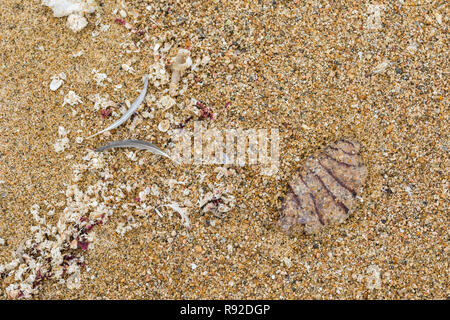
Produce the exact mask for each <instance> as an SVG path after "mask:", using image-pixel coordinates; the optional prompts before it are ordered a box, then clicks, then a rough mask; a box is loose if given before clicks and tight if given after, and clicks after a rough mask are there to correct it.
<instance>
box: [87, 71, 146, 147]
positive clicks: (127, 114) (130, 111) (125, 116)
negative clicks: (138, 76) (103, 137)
mask: <svg viewBox="0 0 450 320" xmlns="http://www.w3.org/2000/svg"><path fill="white" fill-rule="evenodd" d="M147 87H148V77H147V76H146V77H145V78H144V89H142V91H141V94H140V95H139V97H137V99H136V100H135V101H134V102H133V104H132V105H131V107H130V109H128V110H127V112H125V113H124V114H123V116H122V117H121V118H120V119H119V120H117V121H116V122H114V123H113V124H112V125H110V126H109V127H108V128H106V129H104V130H102V131H100V132H97V133H96V134H93V135H91V136H89V137H88V139H89V138H92V137H95V136H97V135H99V134H101V133H104V132H106V131H109V130H112V129H115V128H117V127H118V126H120V125H121V124H122V123H124V122H125V121H127V120H128V119H129V118H130V117H131V116H132V115H133V114H134V113H135V112H136V110H137V109H138V108H139V106H140V105H141V103H142V102H143V101H144V98H145V95H146V94H147Z"/></svg>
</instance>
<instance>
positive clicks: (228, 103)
mask: <svg viewBox="0 0 450 320" xmlns="http://www.w3.org/2000/svg"><path fill="white" fill-rule="evenodd" d="M229 106H231V101H228V102H227V103H225V108H226V109H228V107H229Z"/></svg>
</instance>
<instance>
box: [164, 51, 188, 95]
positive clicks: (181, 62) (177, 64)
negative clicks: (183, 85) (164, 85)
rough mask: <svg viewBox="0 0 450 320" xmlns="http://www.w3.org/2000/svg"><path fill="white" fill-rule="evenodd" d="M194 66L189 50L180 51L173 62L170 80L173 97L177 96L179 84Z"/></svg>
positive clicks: (170, 90)
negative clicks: (187, 70) (185, 72)
mask: <svg viewBox="0 0 450 320" xmlns="http://www.w3.org/2000/svg"><path fill="white" fill-rule="evenodd" d="M191 65H192V59H191V52H190V51H189V50H187V49H179V50H178V54H177V56H176V57H175V58H174V59H173V60H172V65H171V69H172V79H171V80H170V87H169V93H170V95H171V96H175V95H176V94H177V89H178V82H180V79H181V76H182V75H183V73H184V71H185V70H186V69H187V68H189V67H190V66H191Z"/></svg>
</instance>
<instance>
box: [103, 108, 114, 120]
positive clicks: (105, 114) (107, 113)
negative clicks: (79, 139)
mask: <svg viewBox="0 0 450 320" xmlns="http://www.w3.org/2000/svg"><path fill="white" fill-rule="evenodd" d="M111 113H112V111H111V109H102V110H101V111H100V116H101V117H102V119H106V118H108V117H109V116H110V115H111Z"/></svg>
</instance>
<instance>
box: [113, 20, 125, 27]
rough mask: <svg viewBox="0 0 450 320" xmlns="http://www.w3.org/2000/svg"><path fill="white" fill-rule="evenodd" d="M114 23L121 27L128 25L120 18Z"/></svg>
mask: <svg viewBox="0 0 450 320" xmlns="http://www.w3.org/2000/svg"><path fill="white" fill-rule="evenodd" d="M114 22H115V23H118V24H121V25H123V26H124V25H125V24H126V22H125V20H123V19H120V18H116V20H114Z"/></svg>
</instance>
